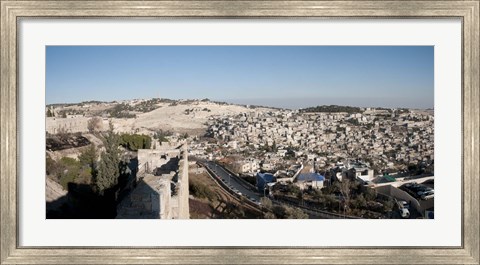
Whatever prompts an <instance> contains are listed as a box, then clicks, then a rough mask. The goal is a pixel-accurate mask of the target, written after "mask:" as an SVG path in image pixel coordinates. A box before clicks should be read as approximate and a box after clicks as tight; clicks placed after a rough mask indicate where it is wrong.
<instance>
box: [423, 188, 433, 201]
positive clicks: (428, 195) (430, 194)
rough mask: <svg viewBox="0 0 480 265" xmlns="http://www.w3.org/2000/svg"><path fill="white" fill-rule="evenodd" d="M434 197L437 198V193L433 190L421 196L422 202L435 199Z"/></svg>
mask: <svg viewBox="0 0 480 265" xmlns="http://www.w3.org/2000/svg"><path fill="white" fill-rule="evenodd" d="M434 196H435V192H434V191H433V190H430V191H426V192H424V193H423V194H422V195H420V198H422V200H428V199H431V198H433V197H434Z"/></svg>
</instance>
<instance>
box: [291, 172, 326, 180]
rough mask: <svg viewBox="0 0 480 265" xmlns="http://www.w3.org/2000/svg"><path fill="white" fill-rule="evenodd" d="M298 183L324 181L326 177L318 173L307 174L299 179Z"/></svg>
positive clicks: (301, 175) (299, 176)
mask: <svg viewBox="0 0 480 265" xmlns="http://www.w3.org/2000/svg"><path fill="white" fill-rule="evenodd" d="M297 180H298V181H324V180H325V177H324V176H322V175H320V174H318V173H305V174H300V175H298V177H297Z"/></svg>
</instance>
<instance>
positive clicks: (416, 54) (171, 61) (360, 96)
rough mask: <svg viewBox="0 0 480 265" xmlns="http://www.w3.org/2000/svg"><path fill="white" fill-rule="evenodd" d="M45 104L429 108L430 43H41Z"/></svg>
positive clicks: (431, 73)
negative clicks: (207, 102)
mask: <svg viewBox="0 0 480 265" xmlns="http://www.w3.org/2000/svg"><path fill="white" fill-rule="evenodd" d="M46 51H47V56H46V103H47V104H52V103H72V102H81V101H86V100H101V101H113V100H122V99H134V98H152V97H161V98H170V99H195V98H198V99H202V98H209V99H212V100H220V101H227V102H233V103H242V104H255V105H266V106H275V107H286V108H302V107H308V106H316V105H331V104H336V105H351V106H361V107H368V106H371V107H375V106H378V107H409V108H432V107H433V93H434V82H433V80H434V79H433V78H434V76H433V67H434V60H433V59H434V58H433V56H434V48H433V46H48V47H47V48H46Z"/></svg>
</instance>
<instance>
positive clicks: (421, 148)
mask: <svg viewBox="0 0 480 265" xmlns="http://www.w3.org/2000/svg"><path fill="white" fill-rule="evenodd" d="M208 125H209V127H208V132H207V134H209V135H210V136H212V137H213V138H215V139H216V140H217V141H216V142H215V143H212V142H208V143H207V142H198V141H197V142H194V143H193V146H192V147H193V152H195V153H196V155H201V154H202V153H203V154H205V155H207V156H208V155H209V156H210V157H209V158H212V156H213V158H215V157H216V158H221V157H222V156H226V155H237V156H238V158H237V159H235V161H236V162H235V164H236V166H237V167H238V171H239V172H255V171H256V170H259V169H263V170H265V171H274V170H278V169H283V168H286V167H288V166H289V164H286V161H287V160H288V161H295V160H296V162H301V163H303V164H305V163H310V164H311V165H312V166H313V167H314V169H315V170H317V171H320V170H321V169H325V168H329V167H334V166H335V164H336V163H337V162H339V161H345V162H347V161H351V160H361V161H364V162H365V163H366V164H367V165H368V166H369V167H371V168H374V169H376V171H377V172H376V173H380V171H384V170H389V171H401V170H405V169H406V168H407V167H408V165H418V164H420V163H422V162H423V163H430V162H431V161H433V159H434V157H433V154H434V153H433V149H434V148H433V147H434V117H433V111H432V112H431V113H429V112H428V111H415V110H406V109H401V110H395V109H391V110H389V109H370V108H367V109H361V111H359V112H358V113H346V112H345V113H325V112H315V113H307V112H301V111H291V110H270V111H253V112H249V113H242V114H239V115H235V116H228V115H224V116H215V117H212V118H210V120H209V123H208Z"/></svg>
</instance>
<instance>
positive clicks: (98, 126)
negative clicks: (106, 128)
mask: <svg viewBox="0 0 480 265" xmlns="http://www.w3.org/2000/svg"><path fill="white" fill-rule="evenodd" d="M102 127H103V121H102V118H100V117H93V118H91V119H89V120H88V122H87V129H88V131H89V132H90V133H94V132H99V131H101V130H102V129H103V128H102Z"/></svg>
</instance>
